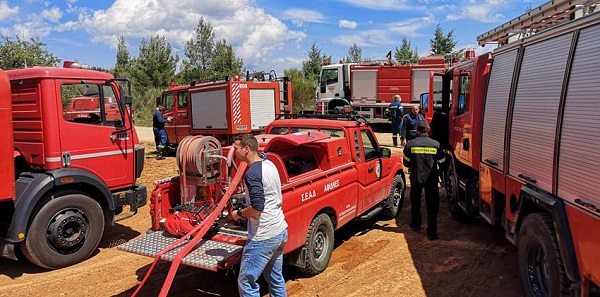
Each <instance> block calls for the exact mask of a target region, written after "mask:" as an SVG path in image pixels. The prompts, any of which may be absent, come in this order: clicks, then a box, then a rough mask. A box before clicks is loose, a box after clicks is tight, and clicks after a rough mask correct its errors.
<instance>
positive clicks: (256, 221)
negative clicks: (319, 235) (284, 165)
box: [246, 160, 287, 240]
mask: <svg viewBox="0 0 600 297" xmlns="http://www.w3.org/2000/svg"><path fill="white" fill-rule="evenodd" d="M246 186H247V189H248V191H246V193H248V192H251V193H248V195H252V197H262V198H263V201H256V200H253V201H250V197H249V196H248V197H247V198H246V199H247V201H246V202H247V204H249V205H252V206H253V207H254V208H255V209H256V210H258V211H261V212H262V213H261V214H260V216H258V217H252V218H249V219H248V238H249V239H252V240H266V239H269V238H271V237H273V236H276V235H279V234H280V233H281V232H283V230H285V228H286V227H287V223H286V222H285V217H284V215H283V211H282V209H281V204H282V202H283V201H282V194H281V181H280V180H279V173H278V172H277V168H276V167H275V164H273V162H271V161H269V160H263V161H261V162H254V163H252V164H251V165H250V167H249V168H248V171H247V172H246ZM259 199H260V198H259Z"/></svg>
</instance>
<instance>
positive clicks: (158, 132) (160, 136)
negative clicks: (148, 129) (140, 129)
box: [152, 128, 167, 148]
mask: <svg viewBox="0 0 600 297" xmlns="http://www.w3.org/2000/svg"><path fill="white" fill-rule="evenodd" d="M152 132H154V142H155V143H156V147H157V148H159V147H160V148H163V147H165V146H167V130H165V129H164V128H163V129H159V128H152Z"/></svg>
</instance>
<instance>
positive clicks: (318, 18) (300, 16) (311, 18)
mask: <svg viewBox="0 0 600 297" xmlns="http://www.w3.org/2000/svg"><path fill="white" fill-rule="evenodd" d="M281 18H282V19H284V20H290V21H291V22H292V23H293V24H294V25H296V26H298V27H302V26H303V25H304V24H305V23H324V22H325V17H324V16H323V15H322V14H321V13H320V12H318V11H314V10H310V9H301V8H292V9H288V10H285V11H284V12H283V13H282V14H281Z"/></svg>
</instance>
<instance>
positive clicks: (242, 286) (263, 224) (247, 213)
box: [231, 134, 288, 297]
mask: <svg viewBox="0 0 600 297" xmlns="http://www.w3.org/2000/svg"><path fill="white" fill-rule="evenodd" d="M233 149H234V150H235V157H236V158H237V159H238V160H239V161H242V162H246V163H248V170H247V171H246V174H245V176H244V184H245V187H246V203H245V205H246V207H245V208H243V209H239V210H238V211H234V212H233V213H232V214H231V217H232V218H233V219H234V220H236V221H237V220H239V219H240V218H248V241H247V243H246V245H245V246H244V251H243V253H242V263H241V266H240V274H239V276H238V291H239V293H240V296H242V297H245V296H260V292H259V291H260V290H259V285H258V282H257V281H258V277H259V276H260V274H261V273H262V274H263V276H264V278H265V279H266V280H267V283H268V284H269V294H270V295H271V296H272V297H281V296H287V293H286V290H285V279H283V274H282V266H283V247H284V246H285V243H286V242H287V235H288V233H287V223H286V222H285V217H284V215H283V211H282V209H281V203H282V201H283V199H282V195H281V180H280V179H279V173H278V172H277V168H276V167H275V165H274V164H273V162H271V161H269V160H266V159H263V158H262V157H261V156H260V155H259V154H258V152H257V151H258V141H257V140H256V138H255V137H254V136H253V135H251V134H244V135H238V136H236V137H235V142H234V144H233Z"/></svg>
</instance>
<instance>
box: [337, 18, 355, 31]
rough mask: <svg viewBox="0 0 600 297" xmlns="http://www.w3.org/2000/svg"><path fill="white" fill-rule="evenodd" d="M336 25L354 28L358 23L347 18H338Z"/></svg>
mask: <svg viewBox="0 0 600 297" xmlns="http://www.w3.org/2000/svg"><path fill="white" fill-rule="evenodd" d="M338 26H339V27H340V28H348V29H356V27H358V23H357V22H353V21H349V20H340V21H339V22H338Z"/></svg>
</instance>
